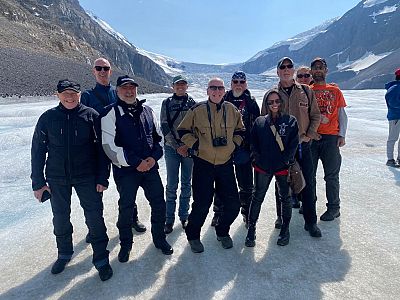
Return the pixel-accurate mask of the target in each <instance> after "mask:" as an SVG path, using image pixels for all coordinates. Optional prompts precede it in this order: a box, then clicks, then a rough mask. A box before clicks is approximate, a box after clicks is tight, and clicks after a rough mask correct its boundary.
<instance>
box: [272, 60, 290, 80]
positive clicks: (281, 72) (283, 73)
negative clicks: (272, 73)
mask: <svg viewBox="0 0 400 300" xmlns="http://www.w3.org/2000/svg"><path fill="white" fill-rule="evenodd" d="M290 66H291V68H289V67H290ZM281 67H285V68H284V69H281V68H277V70H276V73H277V74H278V76H279V79H280V81H281V82H283V83H289V82H290V83H291V82H292V81H293V75H294V67H293V64H292V62H291V61H290V60H288V59H285V60H284V61H283V63H282V65H281Z"/></svg>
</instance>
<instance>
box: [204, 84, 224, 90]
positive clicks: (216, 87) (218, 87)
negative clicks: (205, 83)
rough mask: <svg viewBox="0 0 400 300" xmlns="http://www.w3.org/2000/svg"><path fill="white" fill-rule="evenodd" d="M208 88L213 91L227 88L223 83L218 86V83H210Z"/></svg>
mask: <svg viewBox="0 0 400 300" xmlns="http://www.w3.org/2000/svg"><path fill="white" fill-rule="evenodd" d="M208 88H209V89H210V90H212V91H216V90H219V91H223V90H225V87H224V86H221V85H219V86H217V85H210V86H209V87H208Z"/></svg>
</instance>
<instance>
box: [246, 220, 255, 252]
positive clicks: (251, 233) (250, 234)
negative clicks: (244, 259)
mask: <svg viewBox="0 0 400 300" xmlns="http://www.w3.org/2000/svg"><path fill="white" fill-rule="evenodd" d="M244 244H245V246H246V247H254V246H255V245H256V227H255V226H254V225H250V226H249V230H248V231H247V236H246V241H245V242H244Z"/></svg>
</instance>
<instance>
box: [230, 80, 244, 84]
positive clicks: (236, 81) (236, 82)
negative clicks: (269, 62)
mask: <svg viewBox="0 0 400 300" xmlns="http://www.w3.org/2000/svg"><path fill="white" fill-rule="evenodd" d="M232 82H233V83H234V84H238V83H240V84H245V83H246V80H232Z"/></svg>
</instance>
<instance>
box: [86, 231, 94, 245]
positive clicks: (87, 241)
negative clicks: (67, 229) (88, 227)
mask: <svg viewBox="0 0 400 300" xmlns="http://www.w3.org/2000/svg"><path fill="white" fill-rule="evenodd" d="M85 242H86V243H88V244H90V243H91V242H92V241H91V240H90V235H89V232H88V234H87V235H86V238H85Z"/></svg>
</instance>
